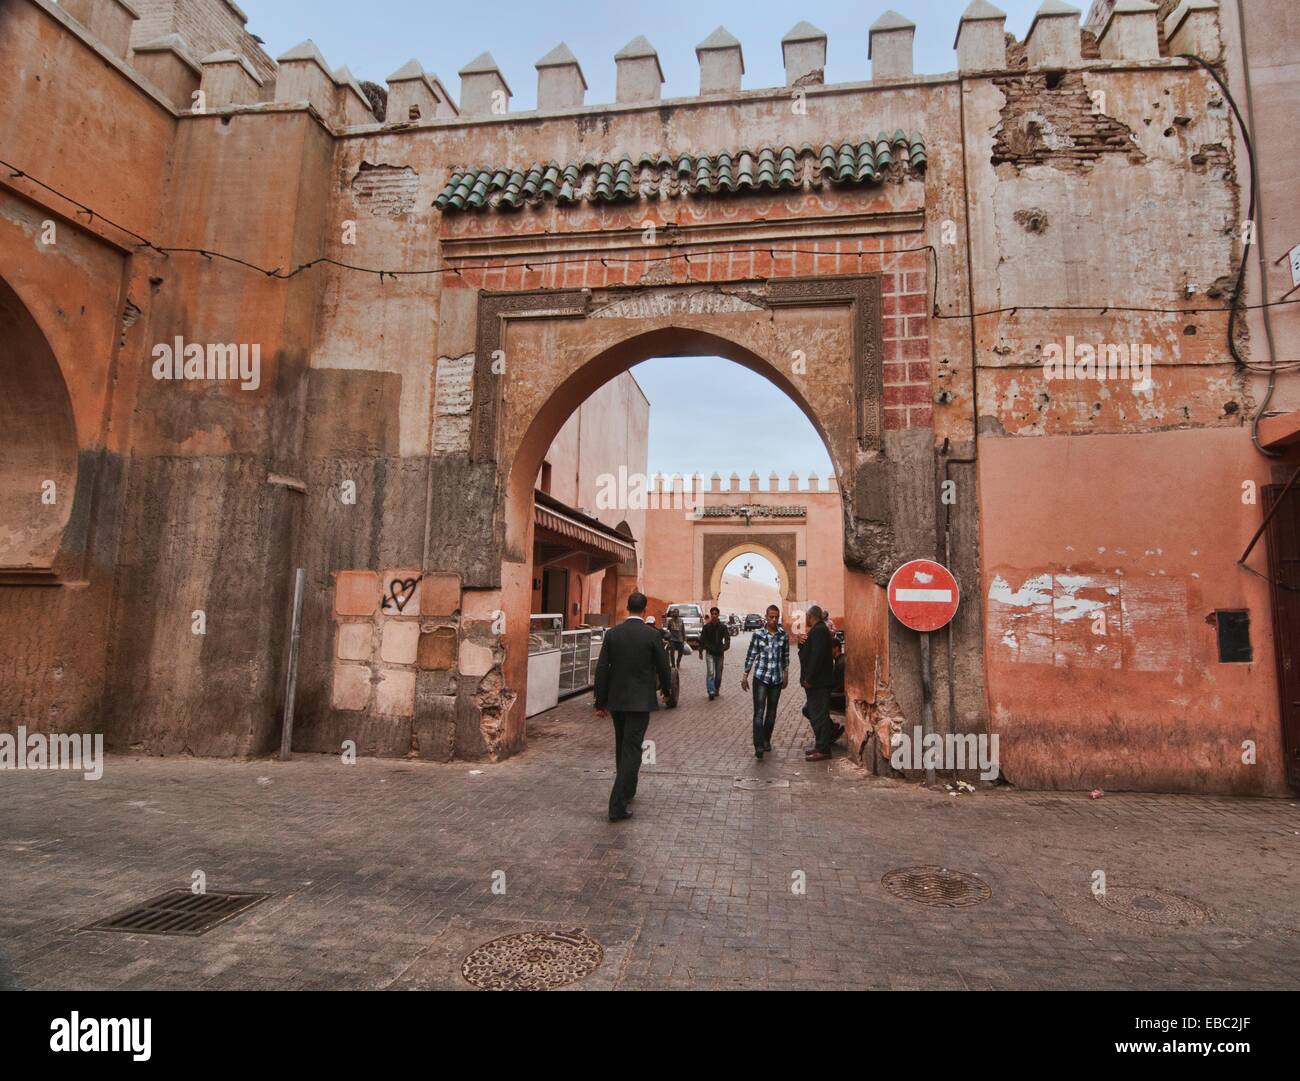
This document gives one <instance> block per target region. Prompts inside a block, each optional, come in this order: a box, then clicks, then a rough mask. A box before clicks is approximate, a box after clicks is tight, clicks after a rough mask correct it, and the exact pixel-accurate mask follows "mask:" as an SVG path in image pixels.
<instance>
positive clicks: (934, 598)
mask: <svg viewBox="0 0 1300 1081" xmlns="http://www.w3.org/2000/svg"><path fill="white" fill-rule="evenodd" d="M959 600H961V591H960V590H959V589H958V588H957V579H956V578H954V577H953V576H952V572H951V571H950V570H948V568H947V567H945V566H944V565H943V564H942V563H936V562H934V560H932V559H913V560H912V561H911V562H910V563H904V564H903V565H902V566H901V567H899V568H898V570H896V571H894V576H893V577H892V578H890V579H889V610H890V611H891V612H893V613H894V616H895V618H897V620H898V622H899V623H901V624H902V625H903V626H904V627H911V628H912V630H914V631H937V630H938V629H939V628H940V627H946V626H947V625H948V622H949V621H950V620H951V619H952V617H953V616H954V615H956V614H957V602H958V601H959Z"/></svg>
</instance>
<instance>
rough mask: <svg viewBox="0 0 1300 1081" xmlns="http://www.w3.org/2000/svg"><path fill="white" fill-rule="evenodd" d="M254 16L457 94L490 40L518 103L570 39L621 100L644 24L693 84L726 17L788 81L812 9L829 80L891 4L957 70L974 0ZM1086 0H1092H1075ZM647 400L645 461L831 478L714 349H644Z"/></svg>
mask: <svg viewBox="0 0 1300 1081" xmlns="http://www.w3.org/2000/svg"><path fill="white" fill-rule="evenodd" d="M239 2H240V5H241V7H242V8H243V9H244V11H245V12H246V13H247V14H248V17H249V19H248V28H249V30H251V31H252V32H253V33H255V34H257V35H259V36H260V37H261V38H263V39H264V40H265V42H266V49H267V51H268V52H269V53H270V54H271V56H273V57H274V56H278V55H280V54H281V53H283V52H285V51H287V50H288V49H290V48H292V47H293V46H294V45H297V44H298V43H299V42H300V41H302V40H303V39H304V38H311V39H312V40H313V41H315V42H316V44H317V45H318V46H319V47H320V49H321V51H322V52H323V53H324V54H325V58H326V60H327V61H328V62H329V63H330V64H331V65H333V66H334V67H338V66H340V65H342V64H346V65H347V66H348V67H349V68H351V69H352V72H353V74H355V75H356V76H357V77H358V78H360V79H370V80H373V81H374V82H380V83H382V82H383V81H384V80H385V78H386V77H387V76H388V75H389V74H390V73H392V72H393V71H395V70H396V69H397V68H399V67H401V66H402V65H403V64H405V63H406V61H407V60H410V59H411V58H412V57H414V58H415V59H418V60H419V61H420V62H421V63H422V64H423V65H424V68H425V70H426V71H430V72H434V73H436V74H437V75H438V76H439V77H441V79H442V81H443V84H444V85H445V86H446V87H447V90H448V91H449V92H450V93H451V94H453V95H457V96H458V95H459V92H460V81H459V78H458V77H457V75H456V73H457V71H459V70H460V68H461V67H463V66H464V65H465V64H467V63H468V62H469V61H470V60H473V59H474V58H475V57H477V56H478V55H479V53H481V52H483V51H485V50H487V51H490V52H491V53H492V55H493V57H494V58H495V59H496V61H497V63H498V65H500V67H501V70H502V73H503V74H504V75H505V78H506V81H507V82H508V83H509V84H510V87H511V89H512V90H513V91H514V95H515V97H514V99H513V101H512V103H511V108H512V109H514V110H517V111H521V110H527V109H531V108H533V107H534V106H535V103H536V88H537V72H536V69H535V68H534V66H533V65H534V63H535V62H536V61H537V60H538V59H539V58H540V57H542V56H544V55H545V54H546V53H547V52H549V51H550V50H551V48H552V47H554V46H555V45H556V44H557V43H558V42H560V41H564V42H566V43H567V44H568V46H569V47H570V48H571V49H572V50H573V52H574V54H575V55H576V56H577V57H578V61H579V63H580V64H581V65H582V69H583V73H584V74H585V75H586V78H587V83H588V85H589V90H588V91H587V98H586V100H587V102H588V103H589V104H598V103H600V102H605V101H613V100H614V54H615V53H616V52H618V51H619V49H621V48H622V47H623V46H624V45H626V44H627V42H628V41H630V40H631V39H632V38H634V37H635V36H637V35H638V34H644V35H646V37H647V38H649V40H650V43H651V44H652V45H654V46H655V47H656V48H657V49H658V51H659V60H660V64H661V65H662V67H663V69H664V76H665V80H666V82H665V85H664V96H665V97H685V96H690V95H693V94H695V93H697V92H698V90H699V65H698V62H697V60H696V58H695V45H696V44H697V43H698V42H700V41H702V40H703V39H704V38H705V37H707V36H708V35H709V34H710V33H712V32H713V30H714V28H715V27H716V26H718V25H719V24H722V25H725V26H726V27H727V29H728V30H730V31H731V32H732V33H733V34H734V35H735V36H736V37H738V38H739V39H740V42H741V45H742V47H743V49H744V55H745V77H744V82H743V84H742V85H743V86H744V88H746V89H758V88H762V87H768V86H783V85H784V84H785V74H784V68H783V66H782V59H781V44H780V42H781V38H782V36H783V35H784V34H785V33H786V31H787V30H789V29H790V28H791V27H792V26H793V25H794V24H795V23H797V22H799V21H800V20H805V19H806V20H807V21H809V22H811V23H812V24H813V25H814V26H817V27H819V28H820V29H822V30H824V31H825V32H826V34H827V35H828V38H829V41H828V45H827V68H826V79H827V81H828V82H856V81H863V80H866V79H868V78H870V70H871V69H870V63H869V61H868V60H867V44H868V34H867V30H868V28H869V27H870V26H871V24H872V23H873V22H875V21H876V19H877V18H879V17H880V15H881V14H882V13H883V12H884V11H886V10H887V9H888V8H890V7H891V6H892V7H893V8H895V9H896V10H898V11H900V12H902V13H903V14H904V15H907V16H908V17H909V18H911V19H912V20H913V21H915V22H916V23H917V33H916V70H917V72H919V73H923V74H938V73H941V72H945V71H952V70H953V69H954V68H955V67H956V57H955V55H954V53H953V50H952V43H953V39H954V37H955V36H956V32H957V25H958V21H959V19H960V16H961V13H962V11H964V10H965V8H966V6H967V3H968V2H969V0H892V3H889V2H884V0H871V2H866V3H843V2H840V3H836V2H833V0H799V2H798V3H795V4H785V3H776V2H774V0H766V2H759V3H755V2H753V0H744V2H741V0H715V2H714V3H710V4H700V3H687V2H685V0H658V2H656V3H655V4H653V5H644V6H642V7H637V6H635V5H628V6H627V7H626V8H623V7H621V6H618V5H614V4H610V3H608V2H607V0H606V2H601V3H593V2H589V0H574V2H570V3H567V4H538V3H535V2H529V3H523V2H521V0H497V2H495V3H491V4H483V5H481V6H479V5H473V4H455V5H453V4H448V3H445V2H444V3H430V2H429V0H365V2H364V3H358V2H357V0H310V2H308V0H239ZM995 2H997V4H998V6H999V7H1001V8H1002V9H1003V10H1004V11H1006V12H1007V15H1008V18H1007V28H1008V29H1009V30H1010V31H1012V32H1013V33H1015V34H1016V36H1017V37H1020V38H1023V37H1024V35H1025V33H1026V31H1027V30H1028V28H1029V22H1030V20H1031V18H1032V17H1033V13H1034V11H1035V10H1037V8H1038V6H1039V0H995ZM1075 5H1076V6H1077V7H1081V8H1086V7H1087V6H1088V0H1075ZM635 375H636V377H637V380H638V381H639V382H640V383H641V386H642V388H643V389H644V390H645V392H646V396H647V397H648V398H649V399H650V403H651V409H650V469H651V470H652V471H656V472H665V473H672V472H694V471H695V470H700V471H703V472H704V473H706V474H709V473H712V472H713V471H714V470H716V471H718V472H719V473H721V474H722V475H723V476H724V477H725V476H729V475H730V473H731V472H732V471H733V470H734V471H735V472H737V473H739V474H740V475H741V476H742V477H748V476H749V473H750V471H751V470H756V471H757V472H758V474H759V475H760V476H761V477H764V478H766V477H767V474H768V473H769V472H770V471H771V470H773V469H775V470H776V471H777V473H778V474H779V475H780V476H781V478H782V484H783V485H784V483H785V478H786V476H787V475H788V474H789V473H790V472H791V470H793V471H795V472H797V473H799V474H800V475H801V476H805V475H806V474H808V473H809V472H816V473H818V474H819V475H821V476H823V477H824V476H827V475H828V474H829V472H830V460H829V458H828V457H827V454H826V450H825V447H824V446H823V445H822V442H821V440H820V439H819V438H818V436H817V434H816V432H815V431H814V430H813V427H812V425H811V424H810V423H809V422H808V420H807V418H806V417H804V415H803V414H802V413H801V412H800V411H799V409H798V408H797V407H796V406H795V405H794V403H793V402H791V401H790V400H789V399H788V398H786V397H785V395H784V394H782V393H781V392H780V391H779V390H777V389H776V388H775V387H774V386H772V385H771V384H770V383H768V382H767V381H766V380H764V379H763V378H762V377H760V376H757V375H755V374H753V373H752V372H750V371H748V370H747V369H745V368H741V367H740V366H739V365H736V364H733V363H731V362H730V361H726V360H722V359H720V358H716V357H691V358H672V359H664V360H654V361H649V362H647V363H645V364H642V365H639V366H638V367H637V368H636V369H635Z"/></svg>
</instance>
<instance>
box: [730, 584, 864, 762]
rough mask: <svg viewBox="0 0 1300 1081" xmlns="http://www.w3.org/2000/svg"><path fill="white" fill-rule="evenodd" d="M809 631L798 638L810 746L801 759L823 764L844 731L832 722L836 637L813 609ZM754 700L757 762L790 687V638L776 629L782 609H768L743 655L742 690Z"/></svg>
mask: <svg viewBox="0 0 1300 1081" xmlns="http://www.w3.org/2000/svg"><path fill="white" fill-rule="evenodd" d="M807 621H808V632H807V633H806V634H804V635H801V636H800V638H799V685H800V686H801V687H803V689H804V696H805V699H806V701H805V703H804V707H803V710H802V712H803V715H804V717H806V718H807V720H808V723H809V724H810V725H811V726H812V730H813V743H812V745H811V746H809V747H806V748H804V761H806V762H823V761H825V760H826V759H828V758H830V756H831V744H833V743H834V742H835V740H837V739H838V738H839V737H840V735H842V734H843V732H844V726H843V725H840V724H836V723H834V722H833V721H832V720H831V692H832V691H833V689H834V687H835V679H836V671H835V659H834V657H833V656H832V650H833V647H834V646H835V645H836V642H835V638H834V636H833V635H832V634H831V631H830V627H829V626H828V625H827V622H826V613H825V612H823V611H822V610H821V608H820V607H818V606H817V605H815V604H814V605H813V606H812V607H811V608H809V609H808V612H807ZM751 683H752V694H753V697H754V757H755V758H757V759H759V761H762V758H763V755H764V754H765V753H766V752H768V751H770V750H771V749H772V733H773V732H774V731H775V729H776V710H777V706H778V705H780V702H781V692H782V691H784V690H785V689H786V688H787V687H788V686H789V685H790V636H789V635H788V634H787V633H786V630H785V628H784V627H782V626H781V609H779V608H778V607H777V606H776V605H775V604H771V605H768V608H767V611H766V612H765V613H764V622H763V626H761V627H759V628H758V630H756V631H755V632H754V635H753V637H752V638H750V640H749V651H748V652H747V653H746V654H745V674H744V675H743V676H742V677H741V679H740V686H741V689H742V690H750V689H751Z"/></svg>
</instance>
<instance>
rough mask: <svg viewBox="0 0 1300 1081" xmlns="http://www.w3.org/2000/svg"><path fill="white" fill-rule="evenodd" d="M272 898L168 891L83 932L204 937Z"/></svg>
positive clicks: (250, 894) (93, 924)
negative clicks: (217, 927) (219, 926)
mask: <svg viewBox="0 0 1300 1081" xmlns="http://www.w3.org/2000/svg"><path fill="white" fill-rule="evenodd" d="M270 896H272V894H269V893H228V892H225V891H223V890H209V891H208V892H207V893H191V892H190V891H189V890H181V889H177V890H168V891H167V892H166V893H160V894H159V895H158V896H157V897H151V898H149V900H147V901H145V902H144V903H143V904H139V905H135V906H133V907H132V908H128V909H126V910H124V911H122V912H119V913H117V914H116V915H114V916H109V917H108V919H106V920H100V921H99V922H98V923H92V924H90V925H89V926H88V927H84V928H83V930H85V931H126V932H128V933H130V934H136V935H201V934H204V933H206V932H208V931H211V930H212V928H214V927H216V926H217V925H218V924H222V923H225V922H226V921H227V920H230V919H234V918H235V917H236V916H238V915H239V914H240V913H241V912H244V911H245V910H247V909H250V908H252V907H253V906H254V905H256V904H259V903H261V902H262V901H265V900H266V899H267V898H268V897H270Z"/></svg>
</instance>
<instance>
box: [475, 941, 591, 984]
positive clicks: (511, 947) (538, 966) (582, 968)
mask: <svg viewBox="0 0 1300 1081" xmlns="http://www.w3.org/2000/svg"><path fill="white" fill-rule="evenodd" d="M604 958H605V950H604V948H603V947H602V946H601V944H600V943H599V942H597V941H596V940H595V939H594V938H591V937H590V936H589V935H588V934H587V933H586V932H585V931H584V930H582V928H580V927H571V928H568V929H566V930H561V931H524V932H522V933H521V934H517V935H505V936H504V937H502V938H494V939H493V940H492V941H491V942H485V943H484V944H483V945H482V946H480V947H479V948H478V949H476V950H473V951H472V952H471V953H470V954H469V956H468V957H466V958H465V962H464V964H462V965H461V966H460V972H461V975H462V976H464V977H465V979H466V980H468V981H469V982H470V983H472V984H473V985H474V986H475V987H480V988H482V989H483V990H484V991H551V990H554V989H555V988H557V987H563V986H564V985H565V984H568V983H573V982H575V981H576V980H581V979H582V978H583V977H585V976H590V975H591V974H592V973H593V972H595V971H596V968H597V967H598V966H599V965H600V962H601V961H602V960H604Z"/></svg>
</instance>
